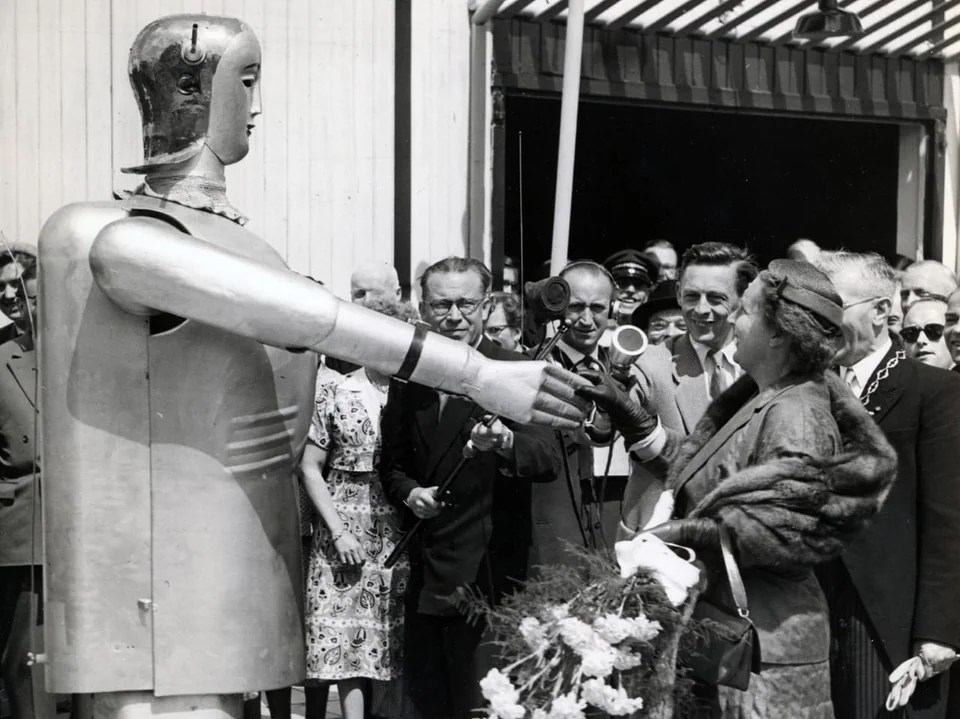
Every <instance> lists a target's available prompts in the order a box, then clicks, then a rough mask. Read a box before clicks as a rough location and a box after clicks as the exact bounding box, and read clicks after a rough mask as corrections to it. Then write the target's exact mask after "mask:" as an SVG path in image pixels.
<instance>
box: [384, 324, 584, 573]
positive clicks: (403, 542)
mask: <svg viewBox="0 0 960 719" xmlns="http://www.w3.org/2000/svg"><path fill="white" fill-rule="evenodd" d="M569 329H570V325H569V324H567V323H566V322H561V323H560V326H559V327H558V328H557V332H556V334H555V335H554V336H553V337H551V338H550V341H549V342H547V343H546V344H545V345H543V346H542V347H541V348H540V350H539V351H538V352H537V355H536V357H534V360H544V359H546V358H547V357H548V356H549V354H550V352H551V351H553V348H554V347H556V345H557V342H559V341H560V338H561V337H563V335H565V334H566V333H567V331H568V330H569ZM497 419H498V417H497V415H495V414H492V415H490V416H489V417H487V419H486V420H484V422H483V426H484V427H490V426H491V425H492V424H493V423H494V422H496V421H497ZM476 456H477V450H476V449H475V448H474V446H473V444H471V443H470V442H467V443H466V445H464V447H463V454H462V456H461V457H460V461H459V462H457V465H456V466H455V467H454V468H453V469H452V470H451V471H450V474H448V475H447V477H446V479H444V480H443V482H441V483H440V484H439V485H438V486H437V497H438V498H442V497H443V496H444V495H445V494H447V493H448V492H449V491H450V487H451V486H452V485H453V482H454V480H456V478H457V476H458V475H459V474H460V472H461V471H462V470H463V468H464V467H465V466H466V464H467V462H468V461H469V460H470V459H472V458H473V457H476ZM426 521H427V520H426V519H422V518H418V519H417V521H416V522H415V523H414V525H413V526H412V527H410V529H408V530H407V531H406V532H405V533H404V535H403V536H402V537H400V541H399V542H397V545H396V546H395V547H394V548H393V551H392V552H390V556H389V557H387V559H386V561H385V562H384V563H383V566H384V567H386V568H387V569H390V568H391V567H393V565H394V564H396V563H397V562H398V561H399V559H400V555H402V554H403V552H404V550H405V549H406V548H407V545H408V544H410V542H411V541H412V540H413V538H414V537H415V536H417V534H419V533H420V532H421V531H423V527H424V524H425V523H426Z"/></svg>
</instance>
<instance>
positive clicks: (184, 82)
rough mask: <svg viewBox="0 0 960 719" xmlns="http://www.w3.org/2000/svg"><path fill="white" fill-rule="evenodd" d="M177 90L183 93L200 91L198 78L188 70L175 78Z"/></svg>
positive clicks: (188, 93) (192, 93) (189, 93)
mask: <svg viewBox="0 0 960 719" xmlns="http://www.w3.org/2000/svg"><path fill="white" fill-rule="evenodd" d="M177 90H179V91H180V92H181V93H182V94H184V95H195V94H197V93H198V92H200V78H198V77H197V76H196V75H192V74H190V73H189V72H187V73H184V74H183V75H181V76H180V77H178V78H177Z"/></svg>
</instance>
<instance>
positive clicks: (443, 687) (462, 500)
mask: <svg viewBox="0 0 960 719" xmlns="http://www.w3.org/2000/svg"><path fill="white" fill-rule="evenodd" d="M491 279H492V277H491V274H490V271H489V270H488V269H487V268H486V266H484V265H483V263H481V262H479V261H477V260H473V259H464V258H459V257H451V258H447V259H445V260H441V261H440V262H437V263H436V264H434V265H431V266H430V267H428V268H427V270H426V271H425V272H424V273H423V276H422V277H421V279H420V285H421V290H422V297H423V301H422V302H421V304H420V312H421V314H422V316H423V318H424V320H425V321H426V322H427V323H429V324H430V326H431V327H432V328H433V330H434V331H436V332H439V333H440V334H442V335H445V336H447V337H450V338H453V339H456V340H458V341H460V342H464V343H466V344H469V345H472V346H474V347H476V348H477V350H479V351H480V352H481V353H482V354H484V355H486V356H487V357H491V358H496V359H507V360H511V359H515V360H524V359H526V358H525V357H523V355H520V354H516V353H513V352H509V351H507V350H504V349H502V348H500V347H498V346H497V345H495V344H494V343H493V342H491V341H490V340H489V339H487V338H486V337H485V336H484V335H483V322H484V319H485V317H486V315H487V313H488V312H489V297H488V293H489V291H490V284H491ZM482 416H483V414H482V410H481V409H480V408H479V407H477V406H476V405H475V404H473V403H472V402H470V401H468V400H466V399H464V398H461V397H455V396H450V395H444V394H441V393H439V392H437V391H436V390H433V389H430V388H427V387H424V386H421V385H417V384H414V383H407V384H400V383H398V382H394V383H393V385H392V386H391V389H390V397H389V400H388V402H387V405H386V407H385V408H384V410H383V414H382V419H381V427H382V429H381V434H382V442H383V451H382V459H381V465H380V471H381V477H382V480H383V487H384V491H385V492H386V494H387V496H388V497H389V498H390V499H391V501H393V502H394V503H395V504H397V505H400V506H403V505H405V506H406V507H407V508H408V509H409V511H410V512H411V513H412V514H413V515H415V516H416V517H419V518H421V519H429V520H430V521H429V522H427V523H426V525H425V527H424V531H423V533H422V534H421V535H420V537H419V541H418V542H416V543H414V544H411V547H410V560H411V569H412V573H411V582H410V589H409V592H408V611H407V613H406V625H405V641H404V653H405V659H404V682H405V690H406V691H405V693H406V696H405V697H404V711H403V716H404V717H425V718H428V719H431V718H436V719H441V718H443V719H452V718H456V719H459V718H460V717H468V716H470V714H471V711H472V710H474V709H476V708H477V707H480V706H482V705H483V699H482V697H481V695H480V691H479V684H478V682H479V679H480V678H481V677H482V675H483V673H484V672H485V670H486V669H487V668H488V666H486V664H487V661H486V659H485V657H483V656H481V655H482V654H483V651H481V647H480V641H481V638H482V635H483V631H484V624H483V621H482V620H478V619H477V618H476V616H475V613H474V612H473V611H471V607H470V604H469V601H468V600H469V595H470V594H474V595H475V594H477V593H480V594H482V595H484V596H485V597H486V599H487V601H491V602H496V601H498V600H499V599H500V597H502V596H503V595H504V594H505V593H506V592H509V591H511V590H512V589H513V588H514V587H515V586H516V581H517V580H522V579H523V578H524V577H525V575H526V568H527V555H528V551H529V547H530V542H531V527H530V482H531V481H550V480H553V479H555V478H556V476H557V472H558V469H559V458H558V456H557V453H556V449H555V444H554V441H553V432H552V431H551V430H549V429H546V428H538V427H532V426H518V425H516V424H513V423H510V422H501V421H500V420H497V421H495V422H493V423H492V424H491V425H490V426H489V427H485V426H483V425H482V424H478V420H479V419H481V418H482ZM468 441H470V442H471V443H472V445H473V447H474V448H475V450H476V451H477V455H476V456H475V457H473V458H472V459H470V460H469V461H468V463H467V464H466V465H465V466H464V468H463V469H462V471H461V472H460V474H459V475H458V476H457V478H456V480H455V481H454V482H453V484H452V486H451V488H450V491H449V493H447V494H445V495H444V496H438V494H437V485H438V484H439V483H441V482H442V481H443V480H444V479H445V478H446V477H447V476H448V474H449V473H450V472H451V470H452V469H453V468H454V466H455V465H456V464H457V462H458V460H460V458H461V456H463V453H464V449H465V445H466V444H467V442H468ZM485 649H486V648H485V647H484V648H483V650H484V651H485Z"/></svg>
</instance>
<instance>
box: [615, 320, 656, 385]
mask: <svg viewBox="0 0 960 719" xmlns="http://www.w3.org/2000/svg"><path fill="white" fill-rule="evenodd" d="M647 344H648V342H647V335H646V334H644V332H643V330H642V329H640V328H639V327H635V326H634V325H620V326H619V327H617V329H615V330H614V331H613V337H612V338H611V340H610V354H609V355H608V357H609V361H610V375H611V376H612V377H613V378H614V379H615V380H617V381H619V382H621V383H622V384H627V383H628V382H629V380H630V365H632V364H633V363H634V361H635V360H636V359H637V357H639V356H640V355H642V354H643V353H644V352H646V350H647Z"/></svg>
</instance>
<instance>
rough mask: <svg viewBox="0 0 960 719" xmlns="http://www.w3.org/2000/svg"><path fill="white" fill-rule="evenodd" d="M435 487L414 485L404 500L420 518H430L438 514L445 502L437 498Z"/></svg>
mask: <svg viewBox="0 0 960 719" xmlns="http://www.w3.org/2000/svg"><path fill="white" fill-rule="evenodd" d="M437 489H438V488H437V487H415V488H414V489H412V490H410V494H408V495H407V499H406V501H405V502H404V504H406V505H407V506H408V507H409V508H410V511H411V512H413V513H414V514H415V515H417V517H419V518H420V519H431V518H433V517H436V516H437V515H438V514H440V510H442V509H443V508H444V507H445V506H446V504H444V503H443V502H441V501H439V500H438V499H437Z"/></svg>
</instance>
